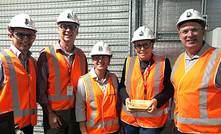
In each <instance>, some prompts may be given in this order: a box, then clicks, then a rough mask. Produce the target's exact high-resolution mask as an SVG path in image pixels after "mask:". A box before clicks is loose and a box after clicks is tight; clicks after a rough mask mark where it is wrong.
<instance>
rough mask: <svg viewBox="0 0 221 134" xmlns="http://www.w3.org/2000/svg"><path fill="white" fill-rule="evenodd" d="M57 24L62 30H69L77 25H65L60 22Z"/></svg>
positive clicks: (76, 27) (74, 28)
mask: <svg viewBox="0 0 221 134" xmlns="http://www.w3.org/2000/svg"><path fill="white" fill-rule="evenodd" d="M58 26H59V28H60V29H62V30H67V29H68V28H69V29H70V30H76V29H78V27H79V26H78V25H77V24H71V25H66V24H62V23H60V24H59V25H58Z"/></svg>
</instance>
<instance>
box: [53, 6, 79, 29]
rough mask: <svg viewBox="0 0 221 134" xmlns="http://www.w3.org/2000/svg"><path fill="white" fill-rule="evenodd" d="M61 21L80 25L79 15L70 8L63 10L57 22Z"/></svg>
mask: <svg viewBox="0 0 221 134" xmlns="http://www.w3.org/2000/svg"><path fill="white" fill-rule="evenodd" d="M59 22H73V23H77V24H78V25H80V23H79V20H78V17H77V15H76V14H75V13H74V12H73V11H72V10H70V9H67V10H65V11H63V12H62V13H61V14H60V15H59V17H58V19H57V23H59Z"/></svg>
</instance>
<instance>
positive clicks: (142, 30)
mask: <svg viewBox="0 0 221 134" xmlns="http://www.w3.org/2000/svg"><path fill="white" fill-rule="evenodd" d="M139 40H155V41H156V37H155V36H154V33H153V31H151V30H150V28H148V27H146V26H141V27H139V28H138V29H137V30H136V31H135V32H134V35H133V38H132V41H131V42H134V41H139Z"/></svg>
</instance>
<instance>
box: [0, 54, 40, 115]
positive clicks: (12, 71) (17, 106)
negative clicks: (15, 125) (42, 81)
mask: <svg viewBox="0 0 221 134" xmlns="http://www.w3.org/2000/svg"><path fill="white" fill-rule="evenodd" d="M1 53H2V54H3V55H4V56H5V59H6V61H7V64H8V63H9V64H8V66H10V65H12V64H11V63H12V59H11V56H10V55H9V54H8V53H7V52H5V51H2V52H1ZM31 59H32V61H33V65H34V68H35V71H36V72H37V70H36V68H37V67H36V64H35V61H34V59H33V58H32V57H31ZM15 76H16V72H15V68H14V66H10V67H9V77H10V81H11V87H13V88H12V89H11V90H12V92H11V94H12V96H13V97H12V103H13V110H14V112H13V113H14V118H18V117H23V116H26V115H34V114H37V108H34V109H31V108H30V109H25V110H21V109H20V108H21V106H20V102H19V98H18V97H19V95H18V83H17V77H15ZM11 78H14V79H11Z"/></svg>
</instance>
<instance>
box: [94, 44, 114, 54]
mask: <svg viewBox="0 0 221 134" xmlns="http://www.w3.org/2000/svg"><path fill="white" fill-rule="evenodd" d="M90 55H91V56H93V55H110V56H112V55H113V54H112V52H111V49H110V47H109V46H108V45H107V44H106V43H104V42H97V43H96V44H95V45H94V46H93V48H92V50H91V53H90Z"/></svg>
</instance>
